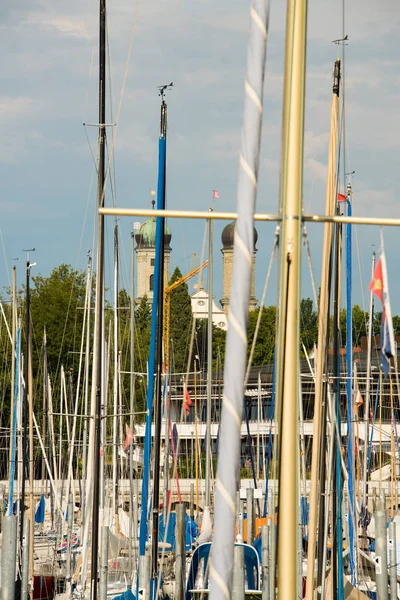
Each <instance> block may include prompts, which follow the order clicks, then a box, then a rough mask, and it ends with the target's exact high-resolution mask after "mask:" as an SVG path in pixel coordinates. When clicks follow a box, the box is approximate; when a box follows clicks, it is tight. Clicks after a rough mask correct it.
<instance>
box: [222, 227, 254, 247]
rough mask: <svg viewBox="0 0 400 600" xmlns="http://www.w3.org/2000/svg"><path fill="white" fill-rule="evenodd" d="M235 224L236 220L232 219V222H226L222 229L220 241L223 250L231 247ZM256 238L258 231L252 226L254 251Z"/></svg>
mask: <svg viewBox="0 0 400 600" xmlns="http://www.w3.org/2000/svg"><path fill="white" fill-rule="evenodd" d="M235 225H236V222H235V221H232V223H228V225H226V226H225V227H224V229H223V230H222V234H221V241H222V245H223V249H224V250H228V249H230V248H233V242H234V235H235ZM257 240H258V233H257V229H256V228H255V227H254V251H256V250H257V248H256V244H257Z"/></svg>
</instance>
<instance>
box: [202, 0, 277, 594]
mask: <svg viewBox="0 0 400 600" xmlns="http://www.w3.org/2000/svg"><path fill="white" fill-rule="evenodd" d="M250 16H251V19H250V33H249V42H248V49H247V71H246V82H245V91H246V95H245V102H244V120H243V127H242V142H241V152H240V167H239V179H238V190H237V208H238V218H237V221H236V227H235V242H234V261H233V272H232V284H231V295H230V305H229V314H228V323H229V325H228V333H227V341H226V355H225V368H224V395H223V404H222V418H221V428H220V435H219V455H218V470H217V481H216V495H215V511H214V522H215V531H214V539H213V547H212V555H211V566H210V598H211V600H225V599H226V598H229V597H230V593H231V589H232V575H233V554H234V526H235V518H236V497H237V490H238V487H239V473H240V427H241V422H242V415H243V398H244V386H245V377H246V366H247V364H246V363H247V322H248V316H249V300H250V294H251V277H252V255H253V251H254V224H253V221H254V209H255V203H256V193H257V179H258V166H259V153H260V141H261V127H262V111H263V87H264V74H265V57H266V47H267V43H266V42H267V34H268V29H267V27H268V2H267V1H266V0H253V2H252V5H251V9H250ZM227 456H229V457H230V460H226V457H227Z"/></svg>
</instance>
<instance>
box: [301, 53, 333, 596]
mask: <svg viewBox="0 0 400 600" xmlns="http://www.w3.org/2000/svg"><path fill="white" fill-rule="evenodd" d="M339 90H340V60H337V61H336V62H335V67H334V80H333V88H332V105H331V121H330V136H329V160H328V172H327V179H326V194H325V212H326V214H327V215H333V213H334V212H335V206H336V199H337V196H336V193H337V190H336V153H337V132H338V112H339ZM333 231H334V229H333V226H332V225H331V224H329V223H325V225H324V242H323V250H322V273H321V286H320V298H319V317H318V349H317V356H316V380H315V402H314V417H313V431H314V435H313V440H314V441H313V445H312V462H311V488H310V496H309V500H310V515H309V525H308V550H307V592H306V593H307V600H311V599H312V597H313V590H314V563H315V551H316V542H317V522H318V516H319V517H320V520H319V523H320V526H321V524H322V523H323V522H324V505H323V504H322V505H321V512H322V514H320V515H318V512H319V510H318V509H319V505H318V483H319V481H320V482H321V489H320V493H321V494H322V493H323V492H324V488H325V451H324V446H325V439H324V438H325V437H326V436H324V434H323V431H324V430H325V431H326V388H324V373H325V370H326V345H327V343H328V333H329V332H328V329H329V320H328V317H329V299H330V291H331V283H332V268H331V265H332V246H333ZM321 431H322V435H321ZM319 535H320V536H321V535H323V533H322V530H321V529H320V530H319ZM321 551H323V548H322V547H321V545H319V554H321ZM323 569H324V563H322V562H321V561H319V563H318V574H317V582H318V586H320V585H322V583H321V577H325V575H323V574H322V572H323Z"/></svg>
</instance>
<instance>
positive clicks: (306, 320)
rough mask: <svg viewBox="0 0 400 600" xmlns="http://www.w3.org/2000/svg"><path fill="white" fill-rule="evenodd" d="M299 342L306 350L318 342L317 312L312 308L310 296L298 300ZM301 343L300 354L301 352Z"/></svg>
mask: <svg viewBox="0 0 400 600" xmlns="http://www.w3.org/2000/svg"><path fill="white" fill-rule="evenodd" d="M300 342H302V344H304V346H305V348H306V350H308V351H310V350H311V349H312V348H313V346H314V344H316V343H317V342H318V314H317V311H315V310H314V303H313V301H312V300H311V298H303V299H302V300H301V302H300ZM302 344H301V348H300V353H301V354H303V346H302Z"/></svg>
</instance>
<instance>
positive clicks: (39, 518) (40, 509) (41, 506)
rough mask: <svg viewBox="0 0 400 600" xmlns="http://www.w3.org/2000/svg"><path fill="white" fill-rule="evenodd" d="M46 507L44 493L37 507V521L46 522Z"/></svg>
mask: <svg viewBox="0 0 400 600" xmlns="http://www.w3.org/2000/svg"><path fill="white" fill-rule="evenodd" d="M44 509H45V502H44V495H43V494H42V495H41V496H40V500H39V504H38V505H37V507H36V513H35V523H44Z"/></svg>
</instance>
